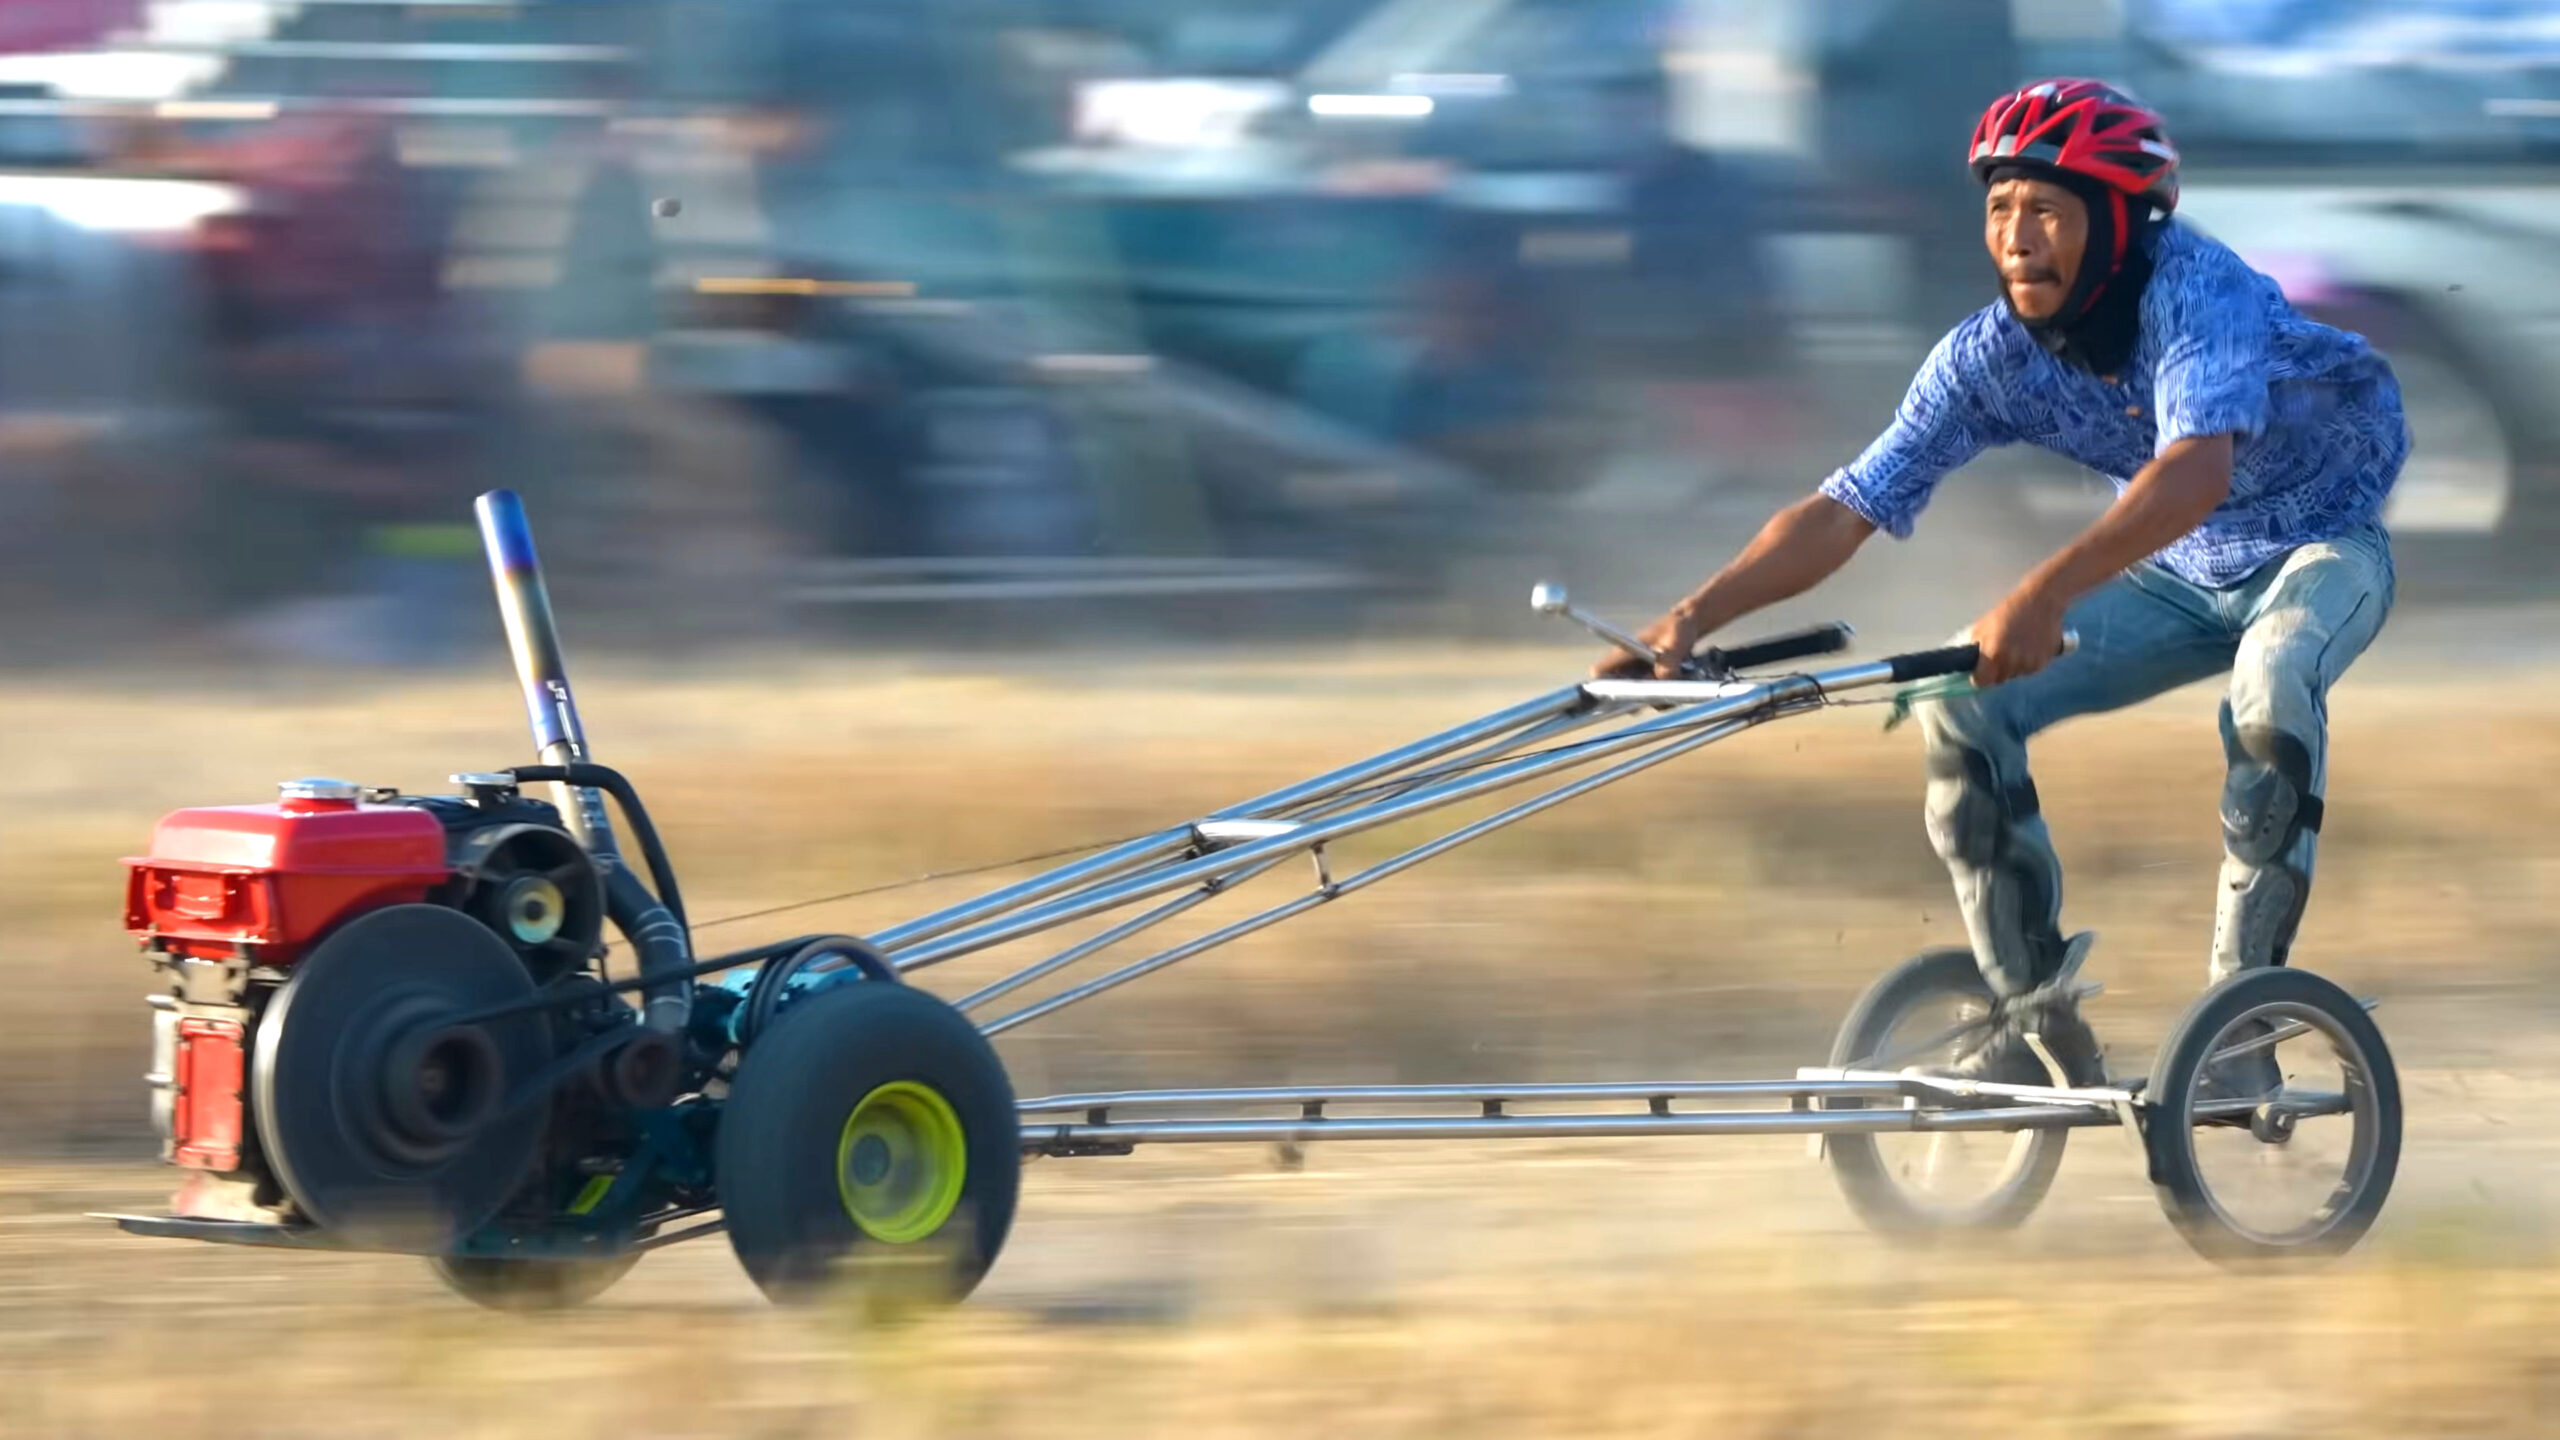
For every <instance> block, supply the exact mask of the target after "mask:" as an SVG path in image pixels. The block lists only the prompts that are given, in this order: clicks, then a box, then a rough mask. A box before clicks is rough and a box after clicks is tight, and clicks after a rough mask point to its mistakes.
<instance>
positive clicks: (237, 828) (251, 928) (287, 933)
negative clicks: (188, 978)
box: [124, 780, 451, 965]
mask: <svg viewBox="0 0 2560 1440" xmlns="http://www.w3.org/2000/svg"><path fill="white" fill-rule="evenodd" d="M279 788H280V789H281V790H282V792H283V794H282V798H280V799H279V800H277V801H276V802H275V803H273V804H270V805H216V806H206V807H202V808H198V809H190V810H179V811H175V812H172V813H171V814H169V815H167V816H164V817H162V819H161V821H160V824H159V826H158V827H157V828H156V829H155V830H154V831H153V832H152V836H151V853H150V854H148V855H141V856H130V857H127V858H126V859H125V861H124V864H125V866H126V876H125V928H126V929H128V930H131V931H132V932H133V933H134V934H135V935H137V936H139V937H141V938H142V939H144V940H145V941H146V942H156V943H157V944H158V945H159V946H160V947H161V948H164V949H167V950H170V951H173V952H176V953H179V954H183V955H199V956H205V957H208V958H210V957H213V956H217V955H219V956H233V955H243V954H245V955H246V956H247V957H248V958H249V959H250V960H251V962H252V963H255V964H259V965H290V964H292V963H293V962H294V961H295V960H297V959H299V958H300V957H301V956H302V954H303V953H304V952H305V951H307V950H308V949H309V948H310V947H311V945H312V943H313V942H314V941H316V940H318V939H319V938H320V937H321V936H323V935H326V934H327V933H328V932H329V931H330V930H331V929H332V928H334V927H335V926H336V925H337V924H338V922H340V921H341V920H345V919H348V918H350V917H352V916H354V915H356V914H359V913H361V912H363V911H367V910H373V909H377V908H380V907H381V906H384V905H398V904H406V903H411V902H415V901H420V900H424V899H425V898H427V895H428V892H430V891H431V890H433V889H434V888H435V887H436V886H438V885H441V884H442V883H444V881H445V879H446V878H447V877H448V876H449V875H450V874H451V871H450V869H449V867H448V866H447V865H446V863H445V837H444V827H443V826H442V825H440V824H439V823H437V821H436V817H435V816H434V815H432V814H430V813H429V812H427V811H425V810H421V809H418V808H415V807H413V806H408V805H373V804H367V803H365V802H364V801H363V800H362V799H361V798H360V797H361V795H362V791H361V789H360V788H359V787H357V786H355V785H351V784H348V783H346V782H344V781H337V780H294V781H287V782H286V783H285V784H284V785H283V786H281V787H279Z"/></svg>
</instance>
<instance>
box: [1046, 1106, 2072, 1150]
mask: <svg viewBox="0 0 2560 1440" xmlns="http://www.w3.org/2000/svg"><path fill="white" fill-rule="evenodd" d="M2116 1123H2118V1122H2117V1120H2116V1117H2115V1116H2113V1115H2111V1114H2109V1113H2108V1112H2106V1111H2105V1110H2102V1109H2100V1108H2098V1107H2096V1106H2091V1105H2013V1106H2000V1107H1996V1108H1984V1109H1973V1110H1927V1109H1891V1110H1888V1109H1874V1110H1749V1111H1742V1110H1730V1111H1703V1112H1694V1113H1688V1114H1668V1115H1657V1114H1650V1113H1648V1114H1641V1115H1448V1116H1393V1117H1382V1118H1377V1119H1349V1120H1324V1119H1317V1120H1308V1119H1272V1120H1142V1121H1112V1122H1107V1123H1104V1124H1100V1125H1092V1124H1082V1125H1080V1124H1073V1123H1064V1124H1031V1125H1025V1126H1023V1127H1022V1148H1023V1149H1025V1150H1045V1149H1051V1148H1065V1147H1074V1146H1092V1145H1141V1144H1159V1145H1161V1144H1182V1143H1190V1144H1222V1143H1223V1144H1232V1143H1238V1142H1248V1143H1276V1144H1304V1143H1309V1142H1322V1141H1327V1140H1477V1139H1487V1138H1509V1139H1520V1140H1528V1139H1598V1138H1616V1137H1623V1136H1634V1135H1729V1134H1737V1133H1740V1134H1757V1135H1858V1134H1878V1133H1892V1132H1895V1131H1903V1132H1909V1131H1942V1130H1993V1131H1998V1130H2068V1129H2085V1128H2094V1127H2097V1126H2103V1125H2113V1124H2116Z"/></svg>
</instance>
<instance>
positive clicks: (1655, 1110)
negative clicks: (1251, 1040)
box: [1021, 1070, 2133, 1155]
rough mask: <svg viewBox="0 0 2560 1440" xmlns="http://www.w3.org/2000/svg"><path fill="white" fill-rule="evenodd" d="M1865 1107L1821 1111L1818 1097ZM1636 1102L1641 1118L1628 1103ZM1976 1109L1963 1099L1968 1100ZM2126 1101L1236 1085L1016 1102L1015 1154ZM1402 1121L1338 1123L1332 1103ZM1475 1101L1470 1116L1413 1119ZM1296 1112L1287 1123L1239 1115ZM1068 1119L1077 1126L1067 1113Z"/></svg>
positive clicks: (1699, 1086)
mask: <svg viewBox="0 0 2560 1440" xmlns="http://www.w3.org/2000/svg"><path fill="white" fill-rule="evenodd" d="M1684 1100H1686V1101H1734V1100H1764V1101H1765V1100H1784V1101H1786V1102H1788V1103H1787V1108H1786V1109H1783V1110H1776V1109H1755V1110H1712V1109H1710V1110H1675V1109H1673V1108H1672V1107H1673V1103H1674V1102H1675V1101H1684ZM1839 1100H1848V1101H1859V1102H1865V1103H1864V1104H1863V1105H1862V1106H1861V1108H1843V1109H1831V1108H1825V1106H1824V1103H1823V1102H1826V1101H1839ZM1629 1101H1640V1102H1642V1104H1643V1107H1644V1108H1642V1109H1640V1110H1637V1109H1628V1108H1624V1107H1623V1102H1629ZM1967 1101H1970V1102H1973V1103H1971V1104H1965V1103H1963V1102H1967ZM1603 1102H1621V1108H1618V1109H1614V1110H1606V1111H1600V1112H1596V1113H1592V1112H1585V1113H1563V1114H1554V1113H1547V1114H1524V1113H1521V1112H1520V1111H1519V1110H1517V1109H1516V1108H1514V1107H1517V1106H1521V1105H1555V1104H1583V1105H1589V1104H1594V1103H1603ZM2132 1103H2133V1093H2132V1092H2131V1091H2126V1090H2066V1089H2058V1088H2051V1087H2044V1086H2029V1085H1990V1084H1971V1083H1966V1082H1961V1081H1948V1080H1936V1079H1931V1078H1929V1077H1925V1076H1913V1075H1884V1074H1869V1073H1865V1072H1856V1071H1838V1070H1832V1071H1806V1072H1803V1073H1802V1074H1800V1076H1799V1078H1797V1079H1795V1080H1723V1081H1663V1082H1655V1083H1619V1082H1609V1083H1599V1084H1587V1085H1369V1086H1357V1085H1354V1086H1324V1087H1310V1088H1296V1087H1288V1088H1272V1089H1243V1090H1127V1091H1113V1092H1107V1093H1098V1094H1088V1095H1051V1096H1045V1097H1042V1098H1039V1099H1035V1100H1025V1101H1023V1102H1022V1106H1021V1111H1022V1121H1023V1123H1022V1148H1023V1149H1024V1150H1025V1151H1026V1152H1029V1153H1033V1154H1041V1155H1112V1154H1126V1153H1128V1151H1129V1150H1130V1149H1132V1148H1133V1147H1135V1146H1137V1145H1141V1144H1183V1143H1188V1144H1217V1143H1260V1144H1287V1145H1296V1144H1306V1143H1310V1142H1315V1141H1325V1140H1460V1139H1470V1140H1471V1139H1593V1138H1602V1137H1623V1136H1637V1135H1722V1134H1755V1135H1847V1134H1876V1133H1907V1132H1914V1131H1920V1132H1937V1131H1954V1130H1967V1131H1986V1130H1987V1131H2017V1130H2060V1129H2077V1128H2084V1127H2093V1126H2106V1125H2115V1124H2119V1123H2122V1122H2123V1121H2125V1120H2126V1119H2127V1117H2128V1116H2129V1114H2130V1106H2131V1105H2132ZM1379 1105H1387V1106H1396V1107H1399V1108H1400V1111H1401V1112H1402V1113H1393V1114H1386V1115H1343V1114H1335V1113H1329V1112H1330V1111H1331V1110H1332V1109H1333V1108H1334V1107H1339V1106H1379ZM1434 1105H1437V1106H1469V1105H1472V1106H1474V1107H1476V1110H1475V1113H1473V1114H1466V1113H1458V1114H1436V1115H1435V1114H1416V1113H1412V1111H1413V1110H1414V1109H1415V1108H1416V1107H1424V1106H1434ZM1281 1106H1287V1107H1294V1108H1295V1109H1296V1110H1297V1112H1298V1113H1297V1114H1295V1115H1293V1116H1255V1115H1249V1114H1243V1115H1240V1114H1237V1113H1234V1112H1236V1111H1240V1110H1245V1111H1249V1110H1252V1109H1255V1108H1258V1107H1263V1108H1267V1107H1281ZM1195 1108H1208V1109H1212V1110H1219V1111H1224V1112H1227V1113H1224V1114H1218V1115H1214V1116H1196V1115H1195V1116H1180V1115H1170V1116H1161V1117H1150V1118H1144V1119H1121V1118H1114V1116H1113V1113H1112V1112H1114V1111H1132V1110H1136V1111H1164V1110H1176V1111H1178V1110H1186V1109H1195ZM1069 1117H1074V1118H1069Z"/></svg>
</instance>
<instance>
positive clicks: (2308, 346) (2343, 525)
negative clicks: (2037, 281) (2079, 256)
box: [1821, 221, 2409, 589]
mask: <svg viewBox="0 0 2560 1440" xmlns="http://www.w3.org/2000/svg"><path fill="white" fill-rule="evenodd" d="M2152 267H2153V268H2152V275H2151V281H2150V284H2149V286H2148V287H2147V288H2146V289H2145V290H2144V292H2143V296H2142V321H2141V327H2140V338H2139V339H2137V340H2136V341H2135V343H2134V348H2133V355H2132V358H2131V359H2130V360H2129V361H2128V362H2127V363H2126V364H2125V366H2124V370H2123V373H2122V374H2120V375H2118V376H2117V377H2116V379H2115V382H2114V383H2109V382H2108V381H2106V380H2104V379H2101V378H2100V377H2098V376H2095V375H2091V374H2089V373H2088V372H2087V371H2085V370H2081V369H2078V368H2076V367H2073V366H2070V365H2067V364H2065V363H2064V362H2063V361H2061V360H2060V359H2058V358H2056V357H2055V356H2053V355H2052V354H2050V353H2048V352H2047V351H2046V350H2045V348H2044V347H2043V346H2041V345H2039V344H2037V343H2036V341H2035V337H2033V336H2032V335H2030V334H2028V333H2027V330H2026V327H2025V326H2023V325H2020V324H2019V323H2018V321H2017V318H2016V317H2015V316H2013V315H2011V314H2010V313H2009V308H2008V306H2007V305H2006V304H2005V303H2002V302H1998V301H1995V302H1993V303H1992V304H1990V305H1988V306H1985V307H1984V308H1983V309H1981V310H1980V311H1977V312H1976V313H1974V314H1972V315H1970V316H1967V317H1966V318H1965V319H1964V320H1963V321H1962V322H1961V323H1959V324H1958V325H1957V326H1956V327H1955V329H1953V330H1951V331H1949V332H1948V333H1947V336H1946V338H1945V339H1943V340H1941V341H1939V342H1938V345H1937V348H1936V349H1934V350H1932V351H1930V353H1929V358H1928V359H1927V360H1926V361H1924V362H1923V363H1922V364H1921V366H1920V373H1919V374H1918V375H1917V376H1915V377H1914V378H1913V380H1912V382H1911V390H1910V393H1909V394H1908V395H1906V396H1905V397H1904V398H1903V402H1902V406H1901V409H1900V410H1899V411H1898V412H1896V414H1895V416H1894V420H1893V424H1892V425H1891V426H1889V427H1887V429H1886V430H1885V432H1884V433H1883V434H1882V435H1880V436H1878V437H1876V440H1875V443H1874V444H1872V445H1869V446H1868V447H1867V449H1866V452H1865V453H1864V454H1862V455H1860V456H1859V457H1858V458H1857V459H1856V460H1854V461H1851V462H1850V463H1849V464H1848V465H1847V466H1846V467H1844V468H1842V469H1841V470H1839V471H1838V472H1836V473H1834V474H1833V475H1832V476H1831V477H1830V478H1829V479H1827V480H1825V481H1824V482H1823V483H1822V487H1821V489H1822V493H1823V494H1825V495H1828V496H1830V497H1831V498H1832V499H1834V500H1837V501H1839V502H1840V503H1841V504H1843V505H1846V506H1848V507H1849V508H1850V509H1852V510H1855V511H1857V512H1858V513H1859V514H1860V515H1863V516H1865V517H1866V518H1867V519H1868V520H1869V521H1871V522H1873V523H1874V524H1875V526H1876V527H1877V528H1878V529H1880V530H1883V531H1884V532H1886V533H1887V534H1889V535H1892V536H1894V537H1895V538H1896V539H1907V538H1909V536H1910V534H1911V526H1912V522H1913V521H1914V520H1916V519H1918V518H1919V515H1920V512H1921V510H1922V509H1924V508H1926V506H1927V505H1928V503H1929V496H1930V494H1931V492H1933V491H1934V490H1936V488H1937V485H1938V481H1939V480H1940V479H1942V478H1944V477H1945V476H1946V474H1947V473H1948V472H1949V471H1952V470H1954V469H1955V468H1956V467H1958V466H1960V465H1962V464H1964V463H1965V462H1966V461H1969V460H1971V459H1973V458H1974V457H1975V456H1976V455H1979V454H1980V453H1982V452H1983V451H1984V450H1986V449H1988V448H1990V447H1992V446H1994V445H2011V444H2020V443H2023V444H2028V445H2036V446H2040V447H2042V448H2044V449H2046V450H2050V451H2052V452H2054V453H2055V454H2057V455H2061V456H2063V457H2064V458H2066V459H2070V460H2074V461H2077V462H2079V463H2080V464H2082V465H2086V466H2088V467H2089V468H2090V469H2092V470H2095V471H2097V472H2098V473H2099V474H2101V475H2104V476H2106V477H2107V478H2108V479H2109V480H2111V481H2113V482H2114V483H2115V486H2116V488H2117V489H2118V490H2119V491H2121V490H2123V488H2124V487H2125V486H2126V485H2128V484H2130V483H2131V482H2132V480H2133V477H2134V475H2135V474H2136V473H2137V472H2138V471H2140V470H2141V469H2142V467H2143V466H2144V465H2146V464H2149V463H2150V461H2151V459H2152V457H2153V456H2154V455H2156V454H2158V453H2159V452H2160V450H2162V449H2163V448H2165V447H2167V446H2168V445H2169V444H2170V442H2172V441H2175V440H2180V439H2184V438H2186V437H2188V436H2195V435H2218V434H2224V433H2234V434H2236V436H2237V439H2236V440H2235V442H2234V446H2233V450H2232V458H2231V493H2230V495H2229V496H2228V497H2227V498H2226V499H2225V500H2224V501H2223V502H2222V504H2221V505H2219V506H2217V507H2216V508H2215V509H2214V511H2213V513H2212V514H2210V515H2208V516H2206V517H2205V519H2204V523H2202V524H2201V525H2198V526H2197V527H2196V528H2195V529H2194V530H2192V531H2190V532H2188V533H2187V534H2186V535H2185V536H2182V537H2181V538H2179V539H2178V540H2176V541H2175V542H2173V543H2171V544H2170V545H2169V546H2167V547H2166V548H2164V549H2163V550H2161V551H2160V553H2159V554H2157V555H2156V556H2154V557H2153V559H2154V560H2155V561H2156V562H2157V563H2158V564H2160V565H2161V566H2163V567H2164V568H2166V569H2168V570H2169V571H2170V572H2171V573H2173V574H2176V575H2179V576H2182V577H2184V578H2185V579H2188V580H2191V581H2193V582H2195V583H2196V584H2198V585H2203V586H2206V587H2209V588H2214V589H2220V588H2224V587H2227V586H2229V585H2232V584H2234V583H2236V582H2238V581H2240V580H2243V579H2246V578H2247V577H2248V576H2249V575H2250V574H2252V573H2253V572H2255V571H2256V570H2258V569H2259V567H2261V566H2263V565H2264V564H2266V563H2267V562H2268V561H2269V560H2272V559H2274V558H2275V557H2277V556H2279V555H2282V554H2283V553H2285V552H2286V551H2288V550H2291V549H2292V548H2294V547H2295V546H2298V545H2304V544H2308V543H2310V542H2312V541H2315V540H2325V539H2329V538H2332V537H2334V536H2336V535H2338V534H2340V533H2342V532H2344V531H2347V530H2350V529H2353V528H2355V527H2356V526H2358V525H2361V524H2364V523H2366V522H2368V521H2375V520H2379V519H2380V518H2381V512H2382V506H2383V501H2384V499H2385V498H2386V497H2387V496H2388V495H2389V494H2390V492H2391V486H2392V483H2393V482H2394V481H2395V480H2397V479H2398V478H2399V475H2400V464H2401V462H2402V460H2404V459H2406V458H2407V456H2408V453H2409V427H2408V422H2407V420H2406V419H2405V418H2404V417H2403V416H2402V414H2401V410H2400V386H2399V381H2398V380H2397V378H2396V377H2394V376H2393V374H2392V372H2391V367H2390V364H2389V363H2388V362H2387V361H2385V360H2384V359H2383V358H2382V356H2381V355H2380V354H2379V353H2377V352H2376V351H2375V350H2373V349H2372V347H2370V346H2369V345H2367V344H2366V343H2365V341H2364V339H2363V338H2362V337H2361V336H2357V335H2353V334H2349V333H2348V332H2346V331H2342V330H2336V329H2332V328H2331V327H2329V326H2326V325H2321V324H2317V323H2315V322H2313V321H2310V320H2306V319H2304V318H2303V317H2301V316H2300V315H2297V314H2295V313H2294V311H2293V307H2292V306H2291V305H2290V304H2288V303H2286V301H2285V298H2284V294H2283V292H2282V291H2280V290H2278V289H2277V288H2276V284H2275V282H2274V281H2272V280H2270V279H2268V278H2267V277H2266V276H2264V275H2261V274H2259V273H2258V272H2257V271H2255V270H2252V269H2250V268H2249V266H2248V265H2247V264H2246V263H2244V262H2243V261H2242V260H2241V259H2240V257H2239V256H2237V255H2235V254H2233V253H2232V252H2231V251H2230V249H2229V248H2228V247H2226V246H2224V245H2223V244H2222V243H2221V242H2220V241H2217V240H2213V239H2209V238H2207V237H2205V236H2203V235H2200V234H2197V233H2196V232H2195V231H2192V230H2189V229H2187V228H2186V227H2185V226H2183V225H2181V224H2178V223H2177V222H2175V221H2172V222H2171V223H2169V224H2168V225H2166V226H2163V227H2162V228H2161V230H2160V232H2159V235H2158V237H2157V239H2156V241H2155V248H2154V250H2153V252H2152Z"/></svg>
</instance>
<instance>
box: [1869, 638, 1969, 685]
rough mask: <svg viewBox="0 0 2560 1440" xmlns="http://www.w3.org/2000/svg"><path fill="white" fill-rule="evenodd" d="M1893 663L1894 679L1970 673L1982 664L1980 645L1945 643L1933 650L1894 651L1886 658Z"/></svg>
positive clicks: (1916, 678)
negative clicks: (1897, 652)
mask: <svg viewBox="0 0 2560 1440" xmlns="http://www.w3.org/2000/svg"><path fill="white" fill-rule="evenodd" d="M1885 663H1886V664H1888V665H1890V666H1892V667H1893V678H1894V680H1895V681H1896V682H1900V681H1904V680H1931V679H1935V678H1936V677H1938V676H1940V675H1970V674H1972V673H1973V672H1974V670H1975V669H1976V668H1977V667H1979V666H1980V665H1981V664H1982V647H1981V646H1979V645H1947V646H1942V647H1941V648H1939V649H1936V650H1914V651H1912V652H1910V653H1909V654H1906V655H1896V656H1894V657H1892V658H1891V659H1889V660H1887V661H1886V662H1885Z"/></svg>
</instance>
